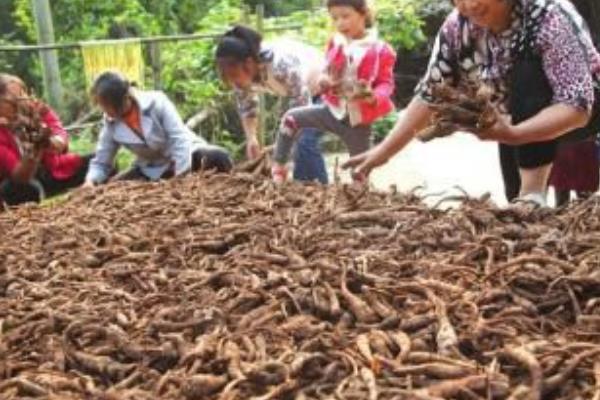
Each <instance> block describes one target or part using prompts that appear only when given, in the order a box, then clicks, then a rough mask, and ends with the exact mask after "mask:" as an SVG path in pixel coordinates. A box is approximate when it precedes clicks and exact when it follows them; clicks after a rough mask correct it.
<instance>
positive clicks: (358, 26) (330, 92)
mask: <svg viewBox="0 0 600 400" xmlns="http://www.w3.org/2000/svg"><path fill="white" fill-rule="evenodd" d="M327 8H328V9H329V14H330V16H331V18H332V20H333V23H334V25H335V28H336V30H337V33H336V34H335V36H334V37H333V38H332V39H331V40H330V42H329V45H328V47H327V53H326V64H327V66H326V70H325V71H324V72H323V74H322V76H321V78H320V79H319V86H320V87H321V90H322V91H323V100H324V103H325V104H323V105H314V106H308V107H299V108H295V109H292V110H290V111H288V112H287V113H286V114H285V115H284V117H283V119H282V122H281V126H280V128H279V133H278V136H277V141H276V143H275V150H274V156H273V159H274V162H275V163H274V165H273V170H272V175H273V180H274V181H275V182H278V183H281V182H283V181H285V180H286V179H287V167H286V163H287V162H288V159H289V155H290V153H291V150H292V146H293V144H294V142H295V141H296V139H297V137H298V135H299V133H300V132H301V130H302V129H304V128H316V129H320V130H323V131H328V132H331V133H334V134H336V135H338V136H339V137H340V138H341V139H342V141H343V142H344V143H345V144H346V146H347V147H348V150H349V152H350V155H355V154H360V153H362V152H364V151H366V150H368V149H369V147H370V145H371V125H372V124H373V122H375V121H376V120H377V119H379V118H381V117H384V116H385V115H387V114H388V113H390V112H391V111H392V110H393V109H394V105H393V103H392V100H391V99H390V97H391V95H392V93H393V91H394V77H393V69H394V64H395V62H396V54H395V53H394V51H393V49H392V48H391V47H390V46H389V45H388V44H387V43H385V42H384V41H382V40H380V39H378V37H377V33H376V31H375V30H373V29H369V28H371V26H372V24H373V18H372V14H371V10H369V7H368V5H367V2H366V0H328V1H327Z"/></svg>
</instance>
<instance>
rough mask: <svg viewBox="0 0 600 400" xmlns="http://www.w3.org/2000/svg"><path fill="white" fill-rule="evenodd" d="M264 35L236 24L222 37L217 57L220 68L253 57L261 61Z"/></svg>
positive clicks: (218, 45)
mask: <svg viewBox="0 0 600 400" xmlns="http://www.w3.org/2000/svg"><path fill="white" fill-rule="evenodd" d="M262 40H263V38H262V35H261V34H260V33H259V32H257V31H255V30H254V29H252V28H248V27H247V26H243V25H236V26H234V27H233V28H231V29H230V30H228V31H227V32H225V34H224V35H223V36H222V37H221V39H220V40H219V43H218V44H217V50H216V53H215V57H216V59H217V63H218V65H219V68H222V67H223V66H228V65H237V64H241V63H243V62H245V61H246V60H247V59H249V58H250V59H252V60H254V61H256V62H260V46H261V43H262Z"/></svg>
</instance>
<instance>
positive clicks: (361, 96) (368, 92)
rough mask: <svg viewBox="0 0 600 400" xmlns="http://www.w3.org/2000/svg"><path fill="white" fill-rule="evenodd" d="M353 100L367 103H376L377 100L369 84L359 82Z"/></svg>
mask: <svg viewBox="0 0 600 400" xmlns="http://www.w3.org/2000/svg"><path fill="white" fill-rule="evenodd" d="M352 100H361V101H365V102H367V103H371V104H372V103H375V101H377V99H376V98H375V95H374V94H373V89H372V88H371V86H370V85H369V84H368V83H367V82H362V81H361V82H358V83H357V84H356V86H355V87H354V94H353V95H352Z"/></svg>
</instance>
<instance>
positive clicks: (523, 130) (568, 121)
mask: <svg viewBox="0 0 600 400" xmlns="http://www.w3.org/2000/svg"><path fill="white" fill-rule="evenodd" d="M589 118H590V115H589V113H588V112H585V111H582V110H578V109H576V108H575V107H572V106H569V105H566V104H555V105H553V106H550V107H548V108H546V109H544V110H542V111H541V112H540V113H539V114H537V115H536V116H535V117H532V118H529V119H528V120H526V121H523V122H522V123H520V124H518V125H516V126H515V127H514V129H515V138H516V140H515V142H514V143H510V144H524V143H533V142H544V141H547V140H553V139H556V138H558V137H560V136H562V135H564V134H565V133H567V132H570V131H572V130H575V129H577V128H581V127H584V126H585V125H586V124H587V123H588V121H589Z"/></svg>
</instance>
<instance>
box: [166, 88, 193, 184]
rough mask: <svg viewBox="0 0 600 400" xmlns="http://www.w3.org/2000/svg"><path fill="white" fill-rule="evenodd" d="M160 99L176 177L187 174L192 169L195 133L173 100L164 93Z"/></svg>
mask: <svg viewBox="0 0 600 400" xmlns="http://www.w3.org/2000/svg"><path fill="white" fill-rule="evenodd" d="M160 97H161V98H160V102H159V104H160V110H159V112H160V116H161V123H162V125H163V126H162V127H163V129H164V130H165V133H166V134H167V137H168V143H169V146H170V150H171V151H170V152H171V157H172V158H173V162H174V163H175V175H181V174H185V173H186V172H189V171H190V170H191V169H192V150H193V140H192V139H193V133H192V132H191V131H190V130H189V128H188V127H187V126H186V125H185V123H184V122H183V120H182V119H181V117H180V116H179V112H178V111H177V109H176V108H175V105H174V104H173V103H172V102H171V100H169V98H168V97H167V96H166V95H165V94H162V93H161V96H160Z"/></svg>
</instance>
